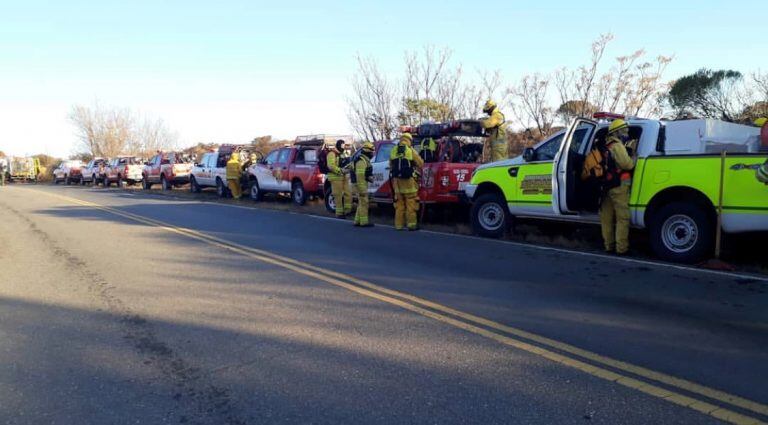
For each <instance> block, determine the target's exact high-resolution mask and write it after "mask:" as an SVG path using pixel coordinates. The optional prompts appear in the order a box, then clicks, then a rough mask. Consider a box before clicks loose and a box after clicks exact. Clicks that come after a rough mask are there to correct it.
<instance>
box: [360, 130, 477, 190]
mask: <svg viewBox="0 0 768 425" xmlns="http://www.w3.org/2000/svg"><path fill="white" fill-rule="evenodd" d="M402 130H403V131H408V132H410V133H411V134H412V135H413V148H414V149H415V150H416V152H419V154H420V155H421V156H422V158H424V157H426V156H427V155H425V154H424V153H422V152H421V150H422V141H424V140H425V139H427V138H430V137H431V138H432V139H433V140H435V144H436V145H437V149H436V151H435V155H434V158H432V160H431V162H428V161H425V163H424V169H423V170H422V174H421V181H420V182H419V183H420V184H419V186H420V187H419V199H420V200H421V202H423V203H425V204H452V203H453V204H455V203H459V202H462V201H463V199H464V198H463V194H464V187H465V186H466V185H467V183H469V180H470V179H471V177H472V172H474V170H475V168H477V167H478V166H479V165H480V161H481V160H482V157H483V155H482V154H483V143H484V141H485V133H484V130H483V129H482V126H481V125H480V122H479V121H476V120H461V121H452V122H449V123H427V124H422V125H420V126H417V127H404V128H403V129H402ZM396 145H397V141H392V140H389V141H379V142H376V143H375V146H376V151H375V153H374V156H373V161H372V163H373V164H372V165H373V184H370V185H369V186H368V193H369V194H370V196H371V198H372V200H373V201H374V202H377V203H392V191H391V186H390V184H389V155H390V153H391V152H392V148H394V147H395V146H396Z"/></svg>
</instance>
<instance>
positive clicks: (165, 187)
mask: <svg viewBox="0 0 768 425" xmlns="http://www.w3.org/2000/svg"><path fill="white" fill-rule="evenodd" d="M160 187H161V188H162V189H163V190H171V189H173V186H172V185H171V184H170V183H168V179H166V178H165V176H160Z"/></svg>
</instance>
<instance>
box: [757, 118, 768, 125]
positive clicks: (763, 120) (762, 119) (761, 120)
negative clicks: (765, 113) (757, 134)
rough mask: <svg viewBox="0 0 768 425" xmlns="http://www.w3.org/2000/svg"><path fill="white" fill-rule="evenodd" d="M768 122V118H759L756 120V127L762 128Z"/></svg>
mask: <svg viewBox="0 0 768 425" xmlns="http://www.w3.org/2000/svg"><path fill="white" fill-rule="evenodd" d="M767 122H768V118H766V117H762V118H758V119H756V120H755V125H756V126H758V127H762V126H764V125H765V123H767Z"/></svg>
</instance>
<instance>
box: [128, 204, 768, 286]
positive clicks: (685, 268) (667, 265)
mask: <svg viewBox="0 0 768 425" xmlns="http://www.w3.org/2000/svg"><path fill="white" fill-rule="evenodd" d="M131 194H132V195H134V196H135V195H136V194H135V193H131ZM147 195H154V196H153V197H154V198H155V199H160V198H171V199H175V200H179V201H184V202H188V203H193V204H202V205H214V206H221V207H228V208H237V209H242V210H250V211H254V210H258V211H269V212H273V213H275V212H276V213H282V214H292V215H301V216H305V217H312V218H315V219H318V220H330V221H336V222H338V223H339V224H343V223H344V221H341V220H339V219H337V218H334V217H324V216H321V215H315V214H305V213H300V212H295V211H284V210H276V209H271V208H259V207H247V206H243V205H233V204H229V203H222V202H217V201H201V200H198V199H187V198H182V197H178V196H173V195H157V194H147ZM553 221H554V220H553ZM376 227H385V228H388V229H394V226H390V225H388V224H377V225H376ZM420 232H421V233H426V234H431V235H437V236H443V237H451V238H463V239H471V240H479V241H483V242H487V243H498V244H504V245H512V246H517V247H521V248H529V249H535V250H539V251H548V252H558V253H564V254H574V255H580V256H583V257H591V258H599V259H603V260H609V261H616V262H624V263H631V264H639V265H644V266H652V267H658V268H669V269H675V270H682V271H686V272H693V273H701V274H710V275H715V276H721V277H728V278H733V279H745V280H750V281H758V282H764V283H768V277H767V276H760V275H756V274H747V273H735V272H727V271H721V270H710V269H704V268H701V267H692V266H686V265H682V264H672V263H665V262H661V261H653V260H643V259H640V258H632V257H619V256H616V255H607V254H601V253H597V252H588V251H577V250H574V249H567V248H558V247H554V246H544V245H536V244H531V243H524V242H516V241H508V240H501V239H489V238H483V237H480V236H473V235H461V234H458V233H446V232H439V231H435V230H424V229H422V230H421V231H420Z"/></svg>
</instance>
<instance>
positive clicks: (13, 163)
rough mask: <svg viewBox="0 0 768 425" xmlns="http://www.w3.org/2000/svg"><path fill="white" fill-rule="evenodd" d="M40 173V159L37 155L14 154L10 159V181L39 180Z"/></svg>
mask: <svg viewBox="0 0 768 425" xmlns="http://www.w3.org/2000/svg"><path fill="white" fill-rule="evenodd" d="M39 175H40V160H38V159H37V158H35V157H31V156H29V157H26V156H14V157H11V158H10V160H9V161H8V180H9V181H22V182H23V181H31V182H37V177H38V176H39Z"/></svg>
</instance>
